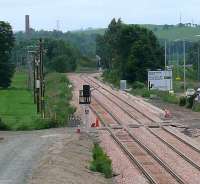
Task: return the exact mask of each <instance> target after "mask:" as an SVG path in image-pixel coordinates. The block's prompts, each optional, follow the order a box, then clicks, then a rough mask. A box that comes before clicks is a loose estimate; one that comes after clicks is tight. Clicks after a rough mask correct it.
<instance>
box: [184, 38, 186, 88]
mask: <svg viewBox="0 0 200 184" xmlns="http://www.w3.org/2000/svg"><path fill="white" fill-rule="evenodd" d="M183 62H184V63H183V70H184V71H183V72H184V76H183V78H184V92H185V90H186V80H185V40H183Z"/></svg>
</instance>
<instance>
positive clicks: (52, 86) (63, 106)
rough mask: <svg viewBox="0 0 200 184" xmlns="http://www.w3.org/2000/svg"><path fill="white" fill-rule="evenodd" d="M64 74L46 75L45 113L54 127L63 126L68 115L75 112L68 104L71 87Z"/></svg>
mask: <svg viewBox="0 0 200 184" xmlns="http://www.w3.org/2000/svg"><path fill="white" fill-rule="evenodd" d="M69 85H70V82H69V80H68V79H67V76H66V74H61V73H50V74H48V75H47V76H46V92H45V94H46V99H45V101H46V115H47V117H48V118H49V119H50V120H51V122H52V123H53V126H54V127H62V126H65V125H66V123H67V120H68V117H69V116H70V115H71V114H73V113H74V112H75V110H76V109H75V108H74V107H72V106H71V105H70V100H71V99H72V88H69Z"/></svg>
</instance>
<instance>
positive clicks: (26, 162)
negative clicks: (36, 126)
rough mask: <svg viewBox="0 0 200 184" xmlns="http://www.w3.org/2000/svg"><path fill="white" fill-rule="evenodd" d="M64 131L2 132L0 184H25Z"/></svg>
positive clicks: (0, 143)
mask: <svg viewBox="0 0 200 184" xmlns="http://www.w3.org/2000/svg"><path fill="white" fill-rule="evenodd" d="M64 132H65V131H64V130H63V129H54V130H53V129H52V130H44V131H34V132H26V133H25V132H0V137H3V139H1V141H0V150H1V151H0V183H1V184H24V183H27V178H28V177H29V175H30V174H31V172H32V169H33V168H34V167H35V166H36V163H37V160H38V159H39V158H40V156H41V155H42V154H43V153H45V150H46V148H47V147H48V146H49V145H51V144H52V143H54V142H55V141H56V140H57V138H58V137H59V136H60V135H62V134H64Z"/></svg>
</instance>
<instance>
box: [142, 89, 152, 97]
mask: <svg viewBox="0 0 200 184" xmlns="http://www.w3.org/2000/svg"><path fill="white" fill-rule="evenodd" d="M150 95H151V92H150V91H149V90H148V89H143V90H142V97H144V98H149V97H150Z"/></svg>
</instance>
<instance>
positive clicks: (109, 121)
mask: <svg viewBox="0 0 200 184" xmlns="http://www.w3.org/2000/svg"><path fill="white" fill-rule="evenodd" d="M88 79H89V78H88ZM83 80H85V82H87V83H88V80H86V79H83ZM89 80H90V82H89V84H90V85H92V86H94V88H95V89H96V91H98V92H99V93H100V94H101V95H103V96H104V97H105V98H107V99H108V100H109V101H111V102H112V103H113V104H115V105H116V106H118V107H119V108H120V109H121V110H122V111H123V112H124V113H126V114H127V115H128V116H130V117H131V118H133V119H135V120H136V121H137V122H138V123H140V124H142V123H143V122H142V121H138V119H137V118H136V117H135V116H133V115H132V113H131V112H130V111H127V110H126V109H127V107H129V108H130V107H132V108H134V109H135V107H133V106H132V105H131V104H129V103H128V102H126V101H125V100H124V99H121V97H118V96H116V95H115V94H113V92H110V91H109V90H108V89H106V88H104V87H103V86H100V85H99V84H98V83H96V82H94V81H93V82H91V81H92V80H91V79H89ZM102 89H103V90H104V91H103V90H102ZM108 94H111V95H112V96H108ZM93 101H95V103H94V104H93V106H92V107H91V109H92V110H93V111H94V113H95V114H96V115H97V116H98V117H99V119H100V120H101V122H102V123H103V122H106V124H105V123H104V126H105V127H106V130H107V131H109V133H110V135H111V136H112V137H113V139H114V140H115V141H116V142H117V144H118V145H120V147H121V148H122V149H123V151H124V152H125V153H126V155H127V156H128V157H129V158H130V159H131V160H132V161H133V162H134V163H135V164H136V165H137V166H138V168H139V169H140V170H141V171H142V173H143V174H144V175H145V176H146V178H147V179H148V180H149V181H150V182H151V183H160V181H159V182H158V179H156V177H155V176H154V177H152V173H151V171H149V168H148V166H146V165H145V163H143V162H142V160H143V159H141V160H140V158H139V157H137V151H134V150H137V149H136V143H137V144H138V145H139V146H140V148H141V147H142V149H143V151H145V154H144V153H143V155H149V156H151V157H153V158H154V161H156V162H157V163H159V164H160V165H161V166H162V167H163V168H164V169H165V171H167V172H168V174H170V175H171V176H173V178H174V179H175V180H176V182H178V183H186V182H185V181H184V180H183V179H182V178H181V177H180V176H178V175H177V174H175V173H174V172H173V171H172V170H171V169H170V167H169V166H167V164H166V163H164V162H163V161H162V160H161V159H160V158H158V157H157V156H156V154H154V153H153V152H152V151H151V150H149V149H148V147H146V146H145V145H144V144H143V143H142V142H140V140H138V139H137V137H135V136H134V135H133V134H132V133H131V132H130V131H129V128H128V127H127V126H124V125H122V124H121V122H120V121H119V120H118V117H117V116H116V115H115V114H114V113H111V112H110V111H109V110H108V109H109V108H108V107H106V106H105V104H102V102H100V101H99V100H98V99H97V98H95V97H94V96H93ZM123 104H126V106H124V105H123ZM95 109H96V110H95ZM99 112H100V113H99ZM137 112H138V113H141V111H139V110H137ZM141 114H142V115H143V113H141ZM105 115H106V116H107V117H105ZM146 116H147V115H145V117H146ZM102 117H103V118H102ZM148 119H149V120H151V122H153V119H152V118H151V117H149V118H148ZM145 124H146V123H145ZM117 126H118V127H117ZM113 127H117V128H113ZM147 130H148V131H149V132H150V133H151V134H152V135H153V136H155V137H156V138H157V139H158V140H159V141H160V142H162V143H163V144H165V145H167V146H168V147H169V149H171V150H172V151H173V152H175V153H176V154H178V155H179V156H180V157H181V158H182V159H184V160H185V161H187V162H188V163H189V164H191V165H192V166H193V167H195V168H196V169H198V170H199V171H200V157H199V156H200V155H199V153H200V150H198V149H197V148H195V147H194V146H192V145H191V144H189V143H188V142H187V141H184V140H182V139H181V138H180V137H178V136H176V135H175V134H173V133H172V132H170V131H169V130H167V129H165V128H164V127H160V128H154V129H153V128H147ZM158 130H160V132H161V133H158V132H157V131H158ZM117 131H121V133H122V134H120V135H119V136H118V134H117ZM164 132H165V133H166V134H168V136H162V133H164ZM123 137H125V140H123ZM126 138H127V140H126ZM130 138H132V141H131V140H130ZM133 140H134V141H135V143H133ZM130 144H131V146H132V147H131V146H130ZM133 144H134V146H133ZM131 148H133V150H132V152H131ZM137 148H138V147H137ZM138 153H139V152H138ZM140 154H142V152H140ZM132 157H134V158H132ZM152 163H154V162H152ZM152 163H151V164H152ZM151 164H150V165H151ZM152 165H154V164H152ZM152 165H151V166H152ZM155 168H156V166H155ZM148 171H149V172H148ZM156 171H159V172H160V171H161V170H159V169H157V168H156ZM152 172H153V171H152ZM158 178H159V177H158ZM152 179H153V180H152ZM161 183H162V181H161ZM163 183H166V181H165V182H163ZM167 183H170V181H168V182H167Z"/></svg>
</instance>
